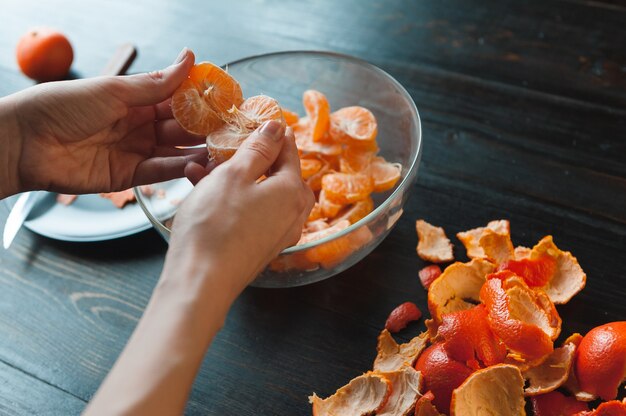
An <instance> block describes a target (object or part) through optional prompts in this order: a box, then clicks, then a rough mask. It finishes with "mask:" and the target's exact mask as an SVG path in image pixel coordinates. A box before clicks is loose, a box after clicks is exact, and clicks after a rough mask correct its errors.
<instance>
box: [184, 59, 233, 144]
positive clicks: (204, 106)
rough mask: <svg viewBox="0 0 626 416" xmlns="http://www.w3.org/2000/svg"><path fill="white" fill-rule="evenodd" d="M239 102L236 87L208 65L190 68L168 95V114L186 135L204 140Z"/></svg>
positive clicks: (222, 71)
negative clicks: (169, 112) (199, 136)
mask: <svg viewBox="0 0 626 416" xmlns="http://www.w3.org/2000/svg"><path fill="white" fill-rule="evenodd" d="M242 102H243V94H242V92H241V87H240V86H239V83H238V82H237V81H235V79H234V78H232V77H231V76H230V75H228V74H227V73H226V71H224V70H223V69H222V68H220V67H218V66H216V65H213V64H212V63H209V62H202V63H199V64H196V65H194V66H193V67H192V68H191V71H190V72H189V76H188V78H187V79H186V80H185V81H183V83H182V84H181V85H180V87H178V89H177V90H176V91H174V94H173V95H172V113H173V115H174V118H175V119H176V121H178V123H179V124H180V125H181V126H182V127H183V128H184V129H185V130H187V131H188V132H190V133H193V134H198V135H202V136H206V135H207V134H209V133H211V132H212V131H214V130H215V129H217V128H219V127H220V126H222V125H223V124H224V123H225V120H226V119H227V116H228V110H230V109H231V108H232V107H233V106H236V107H237V106H239V105H241V103H242Z"/></svg>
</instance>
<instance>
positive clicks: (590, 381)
mask: <svg viewBox="0 0 626 416" xmlns="http://www.w3.org/2000/svg"><path fill="white" fill-rule="evenodd" d="M574 369H575V373H576V378H577V379H578V383H579V385H580V388H581V389H582V390H583V391H585V392H587V393H591V394H593V395H594V396H600V397H601V398H602V399H603V400H612V399H615V397H617V388H618V387H619V385H620V384H622V383H623V382H624V380H626V321H621V322H611V323H608V324H605V325H601V326H598V327H595V328H594V329H592V330H591V331H589V332H588V333H587V335H585V336H584V337H583V339H582V341H581V342H580V345H579V346H578V350H577V352H576V362H575V366H574Z"/></svg>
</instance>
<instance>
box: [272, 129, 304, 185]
mask: <svg viewBox="0 0 626 416" xmlns="http://www.w3.org/2000/svg"><path fill="white" fill-rule="evenodd" d="M271 171H272V175H285V174H286V175H289V176H290V177H293V179H292V178H290V179H289V180H296V178H297V180H301V178H302V173H301V171H300V157H299V156H298V148H297V147H296V140H295V137H294V135H293V130H292V129H291V127H287V129H286V131H285V138H284V144H283V148H282V149H281V151H280V153H279V154H278V157H277V158H276V162H274V164H273V165H272V168H271Z"/></svg>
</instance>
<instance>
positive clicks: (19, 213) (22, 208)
mask: <svg viewBox="0 0 626 416" xmlns="http://www.w3.org/2000/svg"><path fill="white" fill-rule="evenodd" d="M136 57H137V49H136V48H135V46H134V45H132V44H131V43H124V44H123V45H120V46H119V47H118V48H117V49H116V50H115V53H114V54H113V56H112V57H111V59H110V60H109V62H107V64H106V66H105V67H104V69H103V70H102V72H101V73H100V74H101V75H123V74H124V73H126V70H127V69H128V67H129V66H130V64H131V63H132V62H133V61H134V60H135V58H136ZM42 194H45V192H42V191H33V192H24V193H23V194H21V195H20V196H19V198H18V199H17V202H15V205H14V206H13V208H11V212H10V213H9V216H8V217H7V221H6V223H5V224H4V232H3V234H2V245H3V246H4V249H5V250H6V249H8V248H9V247H11V243H12V242H13V240H14V239H15V236H16V235H17V233H18V231H19V230H20V228H22V224H24V221H26V219H27V218H28V214H30V211H31V210H32V209H33V208H34V207H35V205H36V203H37V201H39V199H40V196H41V195H42Z"/></svg>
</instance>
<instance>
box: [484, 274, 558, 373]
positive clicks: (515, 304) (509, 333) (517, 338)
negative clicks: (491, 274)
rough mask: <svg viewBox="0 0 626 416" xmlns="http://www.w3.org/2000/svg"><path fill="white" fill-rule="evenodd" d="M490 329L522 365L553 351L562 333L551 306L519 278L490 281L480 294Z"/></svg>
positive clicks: (538, 292)
mask: <svg viewBox="0 0 626 416" xmlns="http://www.w3.org/2000/svg"><path fill="white" fill-rule="evenodd" d="M480 300H481V301H482V303H483V304H484V305H485V307H486V309H487V312H488V322H489V326H490V327H491V329H492V330H493V332H494V333H495V334H496V336H498V337H499V338H500V339H501V340H502V341H503V342H504V344H505V345H506V346H507V348H508V349H509V350H510V351H511V352H512V353H514V354H516V355H519V356H520V358H521V359H523V360H525V361H532V360H540V359H542V358H544V357H546V356H547V355H548V354H550V353H551V352H552V351H553V345H552V341H553V340H554V339H556V338H557V337H558V335H559V333H560V331H561V318H560V317H559V315H558V313H557V311H556V308H555V307H554V304H553V303H552V302H551V301H550V299H549V298H548V297H547V295H546V294H545V293H543V292H541V291H535V290H532V289H530V288H529V287H528V286H527V285H526V283H524V281H523V280H522V279H521V278H519V277H511V278H508V279H506V280H504V281H502V280H500V279H489V280H488V281H487V282H486V283H485V284H484V286H483V287H482V289H481V290H480Z"/></svg>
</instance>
